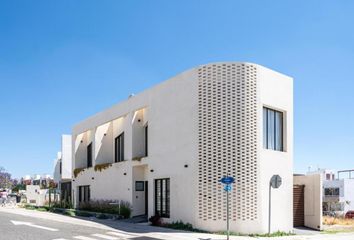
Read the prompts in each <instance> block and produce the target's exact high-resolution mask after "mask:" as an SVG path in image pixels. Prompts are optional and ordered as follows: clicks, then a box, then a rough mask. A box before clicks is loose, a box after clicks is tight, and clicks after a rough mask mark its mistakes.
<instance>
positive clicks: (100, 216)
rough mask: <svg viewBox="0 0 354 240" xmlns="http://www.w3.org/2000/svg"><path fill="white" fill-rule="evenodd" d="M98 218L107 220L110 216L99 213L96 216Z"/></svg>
mask: <svg viewBox="0 0 354 240" xmlns="http://www.w3.org/2000/svg"><path fill="white" fill-rule="evenodd" d="M96 218H98V219H107V218H108V216H107V215H106V214H104V213H99V214H97V215H96Z"/></svg>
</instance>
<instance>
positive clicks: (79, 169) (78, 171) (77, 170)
mask: <svg viewBox="0 0 354 240" xmlns="http://www.w3.org/2000/svg"><path fill="white" fill-rule="evenodd" d="M84 170H85V168H75V169H74V177H75V178H77V176H78V175H79V173H80V172H82V171H84Z"/></svg>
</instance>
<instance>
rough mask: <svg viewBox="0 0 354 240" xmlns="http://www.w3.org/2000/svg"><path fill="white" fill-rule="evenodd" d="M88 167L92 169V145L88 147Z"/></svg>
mask: <svg viewBox="0 0 354 240" xmlns="http://www.w3.org/2000/svg"><path fill="white" fill-rule="evenodd" d="M87 167H88V168H89V167H92V143H90V144H89V145H88V146H87Z"/></svg>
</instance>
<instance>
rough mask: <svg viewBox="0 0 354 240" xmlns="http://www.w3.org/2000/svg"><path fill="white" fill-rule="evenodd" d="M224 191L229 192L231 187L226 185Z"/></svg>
mask: <svg viewBox="0 0 354 240" xmlns="http://www.w3.org/2000/svg"><path fill="white" fill-rule="evenodd" d="M224 190H225V191H226V192H231V190H232V186H231V185H230V184H226V185H225V187H224Z"/></svg>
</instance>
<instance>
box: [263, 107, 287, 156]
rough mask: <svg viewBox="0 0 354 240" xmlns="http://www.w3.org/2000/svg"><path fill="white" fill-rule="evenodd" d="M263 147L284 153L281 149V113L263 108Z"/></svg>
mask: <svg viewBox="0 0 354 240" xmlns="http://www.w3.org/2000/svg"><path fill="white" fill-rule="evenodd" d="M263 147H264V148H266V149H271V150H276V151H284V148H283V113H282V112H279V111H276V110H272V109H270V108H266V107H264V108H263Z"/></svg>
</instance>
